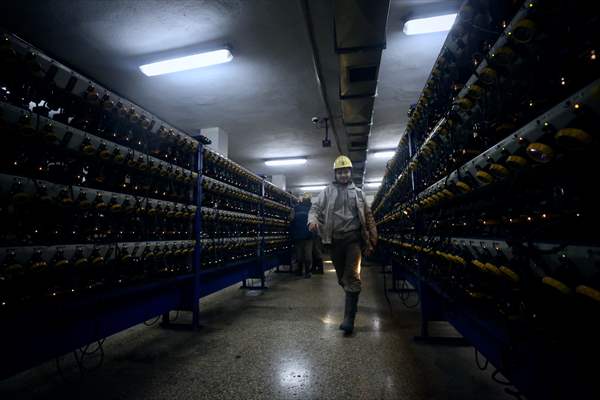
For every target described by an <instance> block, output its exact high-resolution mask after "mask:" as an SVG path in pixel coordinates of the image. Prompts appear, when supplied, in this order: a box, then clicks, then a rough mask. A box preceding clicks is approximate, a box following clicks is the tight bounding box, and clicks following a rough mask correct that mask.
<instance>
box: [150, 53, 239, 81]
mask: <svg viewBox="0 0 600 400" xmlns="http://www.w3.org/2000/svg"><path fill="white" fill-rule="evenodd" d="M231 60H233V55H232V54H231V52H230V51H229V50H228V49H220V50H215V51H209V52H206V53H198V54H192V55H190V56H185V57H179V58H172V59H170V60H164V61H158V62H155V63H151V64H145V65H141V66H140V71H142V72H143V73H144V74H145V75H147V76H156V75H164V74H170V73H173V72H179V71H187V70H190V69H195V68H202V67H208V66H209V65H215V64H223V63H226V62H229V61H231Z"/></svg>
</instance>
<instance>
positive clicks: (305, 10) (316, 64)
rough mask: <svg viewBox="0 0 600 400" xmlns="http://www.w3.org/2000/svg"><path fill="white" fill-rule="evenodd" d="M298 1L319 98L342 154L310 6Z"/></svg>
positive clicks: (304, 0) (306, 1)
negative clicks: (308, 42)
mask: <svg viewBox="0 0 600 400" xmlns="http://www.w3.org/2000/svg"><path fill="white" fill-rule="evenodd" d="M299 1H300V8H301V9H302V15H303V16H304V23H305V26H306V32H307V34H308V38H309V41H310V48H311V52H312V61H313V68H314V70H315V78H316V80H317V86H318V87H319V93H320V94H321V100H322V101H323V104H324V105H325V110H326V111H327V118H329V121H331V130H332V131H333V138H334V139H335V145H336V146H337V149H338V153H339V154H344V152H343V151H342V146H341V145H340V138H339V135H338V132H337V129H336V127H335V120H334V119H333V114H332V113H331V107H330V105H329V100H328V97H327V87H326V86H325V83H324V82H325V80H324V79H323V73H322V72H321V59H320V58H319V52H318V49H317V41H316V39H315V32H314V26H313V23H312V19H311V18H310V7H309V5H308V1H309V0H299Z"/></svg>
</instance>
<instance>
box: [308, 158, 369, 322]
mask: <svg viewBox="0 0 600 400" xmlns="http://www.w3.org/2000/svg"><path fill="white" fill-rule="evenodd" d="M333 170H334V174H335V181H334V182H333V183H332V184H330V185H328V186H327V187H326V188H325V189H324V190H323V191H322V192H321V193H319V196H318V198H317V200H316V201H315V202H313V204H312V206H311V208H310V212H309V214H308V228H309V229H310V230H311V231H312V232H319V233H320V235H321V240H322V241H323V244H325V245H328V244H331V260H332V261H333V265H334V267H335V272H336V274H337V278H338V283H339V284H340V286H342V288H343V289H344V291H345V292H346V307H345V311H344V321H343V322H342V324H341V325H340V329H341V330H343V331H344V332H345V333H346V334H350V333H352V331H353V330H354V319H355V316H356V310H357V305H358V296H359V294H360V290H361V281H360V263H361V251H364V252H365V255H369V254H371V253H372V252H373V250H374V248H375V246H376V245H377V228H376V226H375V220H374V219H373V214H372V213H371V209H370V207H369V206H368V204H367V202H366V200H365V196H364V194H363V192H362V190H360V189H359V188H357V187H356V186H354V183H353V182H352V180H351V176H352V162H351V161H350V159H349V158H348V157H346V156H343V155H342V156H339V157H338V158H336V160H335V162H334V163H333Z"/></svg>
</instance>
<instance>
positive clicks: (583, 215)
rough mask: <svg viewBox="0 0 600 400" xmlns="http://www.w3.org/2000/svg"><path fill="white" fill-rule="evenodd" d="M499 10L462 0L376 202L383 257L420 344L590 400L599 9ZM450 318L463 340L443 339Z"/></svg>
mask: <svg viewBox="0 0 600 400" xmlns="http://www.w3.org/2000/svg"><path fill="white" fill-rule="evenodd" d="M488 6H489V7H488ZM488 6H486V7H482V6H481V4H480V3H478V2H471V1H465V2H464V3H463V6H462V7H461V10H460V11H459V14H458V17H457V20H456V21H457V22H456V23H455V26H454V27H453V29H452V30H451V31H450V33H449V35H448V38H447V39H446V42H445V44H444V46H443V48H442V50H441V52H440V56H439V57H438V59H437V60H436V62H435V64H434V67H433V69H432V72H431V74H430V76H429V78H428V80H427V83H426V85H425V88H424V90H423V91H422V93H421V96H420V97H419V100H418V102H417V104H416V106H415V107H414V108H413V109H412V110H411V112H410V113H409V123H408V124H407V129H406V131H405V132H404V133H403V135H402V136H401V138H400V141H399V145H398V148H397V151H396V154H395V156H394V157H393V158H392V160H391V161H390V163H389V164H388V168H387V169H386V173H385V176H384V180H383V183H382V186H381V188H380V190H379V191H378V193H377V194H376V196H375V200H374V202H373V206H372V207H373V211H374V215H375V219H376V221H377V224H378V230H379V232H380V239H381V242H380V246H379V248H378V256H379V258H380V260H381V261H382V262H383V263H384V265H391V267H392V276H393V282H394V285H393V289H395V290H397V291H399V292H400V293H401V298H402V299H403V300H405V299H406V297H405V296H408V295H409V294H410V293H411V292H412V291H414V292H416V293H417V294H418V296H419V301H420V307H421V318H422V319H421V332H420V335H419V336H417V337H416V338H415V339H417V340H419V341H423V342H426V343H442V344H454V345H457V344H458V345H465V344H467V345H472V346H473V347H474V348H475V350H476V357H477V356H479V357H481V356H483V357H485V359H486V360H487V361H489V364H490V365H491V366H492V368H495V371H494V372H493V374H492V378H494V379H496V375H497V374H498V372H501V373H502V374H503V375H504V376H505V377H506V378H507V379H508V380H509V382H508V383H506V382H505V384H506V385H507V386H512V385H514V387H516V388H517V389H516V390H514V389H510V390H509V392H510V393H511V394H513V395H515V396H517V397H519V398H520V396H521V395H524V396H527V398H532V399H535V398H571V397H573V396H575V397H585V395H589V394H590V393H593V392H594V390H595V392H597V390H598V386H597V383H596V379H595V378H594V377H593V376H592V375H593V373H592V372H591V371H590V370H588V369H586V368H585V367H583V365H584V364H585V361H584V359H585V358H587V357H594V356H596V355H598V354H599V353H600V349H599V348H598V346H597V340H596V337H597V334H598V331H597V329H596V328H595V327H594V326H593V325H594V324H593V322H592V321H593V320H594V318H595V317H596V316H597V314H598V310H599V308H598V307H599V304H600V286H598V282H599V280H598V279H599V278H600V275H599V273H598V268H597V263H598V254H600V243H599V242H598V240H597V235H594V234H593V233H592V230H591V227H592V226H594V225H595V223H596V222H597V221H598V220H599V217H600V216H599V215H598V213H597V211H596V210H595V208H594V206H593V203H592V202H591V200H590V199H591V196H592V195H591V189H590V186H591V185H593V183H592V182H593V179H594V176H595V174H594V173H593V172H592V171H593V168H594V165H595V164H594V161H593V157H594V154H597V153H594V152H595V151H596V150H597V148H598V137H597V135H596V134H595V133H594V130H595V128H594V127H595V126H597V122H595V121H597V119H598V117H599V116H600V102H599V101H598V95H597V94H598V93H599V91H600V80H599V79H598V78H600V70H599V69H598V64H597V62H596V58H597V46H598V40H597V38H592V37H590V36H589V35H588V34H589V33H590V32H592V31H594V29H597V25H598V18H597V16H596V17H593V16H592V14H593V13H592V12H591V9H590V8H589V5H588V4H586V3H585V2H581V1H576V2H574V3H573V4H570V5H569V7H567V6H566V5H565V4H561V3H560V2H544V1H536V0H529V1H525V2H524V3H523V4H522V6H521V7H520V8H518V9H516V8H514V5H512V4H510V3H509V2H495V3H494V4H493V6H492V4H491V3H490V4H488ZM490 9H491V10H492V11H493V12H492V13H491V14H487V12H488V11H489V10H490ZM474 21H477V24H475V23H474ZM486 24H487V25H486ZM594 27H595V28H594ZM499 28H502V30H501V31H500V30H499ZM559 32H560V33H559ZM557 48H560V49H561V50H564V52H563V53H561V54H558V53H554V52H553V49H557ZM566 54H568V55H566ZM532 71H533V72H537V73H538V74H539V75H540V76H543V78H540V77H539V76H536V74H535V73H532ZM504 114H506V115H504ZM519 127H520V128H519ZM555 182H560V183H555ZM398 282H409V283H410V284H411V285H412V288H407V286H406V283H402V287H400V288H399V287H398ZM415 304H416V303H415ZM439 320H443V321H448V322H450V323H451V324H452V325H453V326H454V327H455V328H456V329H457V330H458V331H459V332H460V333H461V334H462V335H463V337H462V338H458V339H457V338H448V337H436V336H432V335H431V334H430V331H429V322H431V321H439ZM487 361H486V363H485V365H484V366H481V365H479V364H478V366H479V367H480V368H481V369H484V368H487V365H488V363H487Z"/></svg>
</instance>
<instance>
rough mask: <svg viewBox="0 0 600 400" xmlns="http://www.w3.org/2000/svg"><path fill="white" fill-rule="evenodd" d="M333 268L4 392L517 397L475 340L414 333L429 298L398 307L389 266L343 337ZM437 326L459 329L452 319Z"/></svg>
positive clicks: (206, 308)
mask: <svg viewBox="0 0 600 400" xmlns="http://www.w3.org/2000/svg"><path fill="white" fill-rule="evenodd" d="M325 269H326V271H325V274H324V275H313V278H311V279H302V278H299V277H296V276H292V275H290V274H276V273H270V275H269V281H270V282H269V286H270V289H269V290H267V291H265V292H264V293H261V292H254V291H250V292H248V291H242V290H239V289H238V287H237V286H235V287H231V288H228V289H226V290H224V291H221V292H219V293H217V294H215V295H212V296H210V297H208V298H207V299H203V300H202V302H201V307H202V315H201V323H202V325H203V328H202V329H201V330H200V331H198V332H191V331H184V330H165V329H162V328H160V327H158V326H152V327H146V326H144V325H139V326H136V327H133V328H131V329H129V330H127V331H124V332H121V333H119V334H117V335H114V336H112V337H110V338H108V339H107V340H106V342H105V344H104V350H105V354H106V356H105V360H104V364H103V365H102V366H101V367H100V368H99V369H97V370H95V371H92V372H89V373H87V374H86V376H85V378H84V379H83V380H82V381H77V378H78V373H77V371H76V369H75V368H74V363H73V360H72V358H73V357H72V356H65V358H64V359H63V362H62V365H63V369H64V370H65V372H64V377H65V378H66V379H67V380H69V381H71V382H68V383H65V381H63V379H61V378H60V376H59V375H58V374H57V373H56V364H55V363H54V362H50V363H47V364H45V365H42V366H40V367H38V368H35V369H32V370H30V371H27V372H25V373H22V374H20V375H17V376H15V377H13V378H10V379H8V380H5V381H3V382H0V398H2V399H61V400H64V399H75V398H86V399H90V400H92V399H102V400H116V399H128V400H129V399H146V400H148V399H195V400H197V399H241V398H243V399H407V400H408V399H461V400H467V399H477V400H479V399H508V398H509V396H507V395H506V394H505V393H504V392H503V389H502V388H501V387H500V386H499V385H497V384H495V383H493V381H492V380H491V379H490V374H491V371H490V370H488V371H485V372H482V371H479V370H478V369H477V367H476V366H475V363H474V354H473V348H471V347H462V348H459V347H443V346H432V345H424V344H417V343H415V342H414V341H413V336H414V335H415V334H417V333H418V329H419V311H418V308H417V309H407V308H405V307H403V306H402V305H401V303H400V300H399V298H398V297H397V296H396V295H391V301H392V307H391V309H390V307H389V306H388V304H387V302H386V300H385V298H384V296H383V290H382V289H383V280H382V276H383V275H382V274H380V273H379V269H380V268H379V267H365V268H363V293H362V295H361V298H360V302H359V315H358V317H357V321H356V330H355V333H354V334H353V335H352V336H351V337H343V335H342V332H341V331H339V330H338V325H339V323H340V321H341V316H342V314H343V292H342V289H341V288H339V287H338V286H337V283H336V279H335V272H333V269H332V267H331V264H326V267H325ZM388 283H389V282H388ZM189 318H190V316H189V315H187V314H182V315H181V316H179V321H184V322H185V321H187V320H189ZM179 321H178V322H179ZM435 328H436V329H437V331H438V333H440V332H441V333H443V334H447V335H453V334H454V335H455V334H456V333H455V332H454V331H453V330H452V329H451V328H450V327H449V326H447V325H446V324H440V325H439V326H436V327H435ZM93 361H94V360H93V359H90V360H88V361H87V362H90V363H93Z"/></svg>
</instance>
